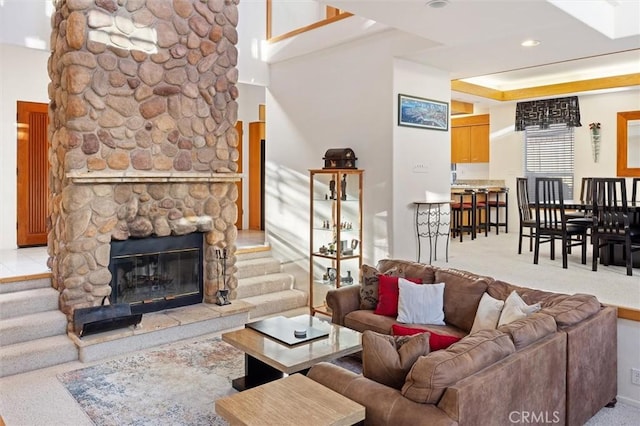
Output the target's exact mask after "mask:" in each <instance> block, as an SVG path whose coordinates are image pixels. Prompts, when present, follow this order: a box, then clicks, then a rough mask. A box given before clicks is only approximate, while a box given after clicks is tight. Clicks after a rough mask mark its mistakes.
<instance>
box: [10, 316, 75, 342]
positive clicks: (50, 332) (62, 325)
mask: <svg viewBox="0 0 640 426" xmlns="http://www.w3.org/2000/svg"><path fill="white" fill-rule="evenodd" d="M66 333H67V317H66V316H65V314H63V313H62V312H60V311H48V312H40V313H37V314H31V315H24V316H20V317H15V318H9V319H5V320H2V321H0V342H2V346H8V345H13V344H16V343H22V342H27V341H29V340H35V339H42V338H45V337H51V336H58V335H65V334H66Z"/></svg>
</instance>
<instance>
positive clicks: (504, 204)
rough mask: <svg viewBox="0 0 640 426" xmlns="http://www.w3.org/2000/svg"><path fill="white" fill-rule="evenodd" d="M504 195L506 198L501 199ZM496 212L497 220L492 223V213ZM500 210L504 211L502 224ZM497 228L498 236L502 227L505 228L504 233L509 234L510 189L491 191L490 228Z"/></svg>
mask: <svg viewBox="0 0 640 426" xmlns="http://www.w3.org/2000/svg"><path fill="white" fill-rule="evenodd" d="M501 194H504V198H502V197H501ZM493 209H495V210H496V220H495V222H492V221H491V211H492V210H493ZM500 209H504V222H500ZM492 226H495V227H496V235H498V234H499V233H500V227H501V226H504V232H505V233H509V188H507V187H503V188H499V189H494V190H491V191H489V228H491V227H492Z"/></svg>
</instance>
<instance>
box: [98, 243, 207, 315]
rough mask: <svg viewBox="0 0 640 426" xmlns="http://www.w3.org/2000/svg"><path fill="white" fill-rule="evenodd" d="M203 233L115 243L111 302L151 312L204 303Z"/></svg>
mask: <svg viewBox="0 0 640 426" xmlns="http://www.w3.org/2000/svg"><path fill="white" fill-rule="evenodd" d="M202 247H203V234H202V233H199V232H195V233H191V234H187V235H182V236H168V237H149V238H142V239H135V238H130V239H128V240H125V241H113V242H112V243H111V260H110V262H109V270H110V271H111V276H112V280H111V289H112V290H111V297H110V302H111V303H112V304H113V303H128V304H129V305H130V306H131V312H132V313H148V312H155V311H160V310H164V309H169V308H176V307H180V306H187V305H193V304H197V303H201V302H202V301H203V279H202V276H203V261H202V259H203V255H202Z"/></svg>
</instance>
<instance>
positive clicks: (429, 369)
mask: <svg viewBox="0 0 640 426" xmlns="http://www.w3.org/2000/svg"><path fill="white" fill-rule="evenodd" d="M513 352H515V347H514V346H513V342H512V341H511V338H510V337H509V336H508V335H507V334H505V333H503V332H501V331H498V330H480V331H478V332H477V333H475V334H472V335H469V336H467V337H465V338H464V339H462V340H461V341H459V342H458V343H455V344H453V345H451V346H450V347H449V348H448V349H446V350H443V351H434V352H431V353H429V355H426V356H422V357H420V358H418V360H417V361H416V362H415V364H413V367H411V370H410V371H409V374H407V378H406V381H405V383H404V386H403V387H402V394H403V395H404V396H405V397H407V398H409V399H411V400H412V401H415V402H419V403H424V404H436V403H438V401H439V400H440V398H441V397H442V395H443V394H444V391H445V390H446V389H447V387H449V386H450V385H452V384H454V383H456V382H458V381H459V380H461V379H463V378H465V377H468V376H470V375H472V374H474V373H476V372H478V371H480V370H482V369H484V368H486V367H489V366H490V365H493V364H494V363H496V362H497V361H499V360H501V359H503V358H505V357H507V356H508V355H510V354H512V353H513Z"/></svg>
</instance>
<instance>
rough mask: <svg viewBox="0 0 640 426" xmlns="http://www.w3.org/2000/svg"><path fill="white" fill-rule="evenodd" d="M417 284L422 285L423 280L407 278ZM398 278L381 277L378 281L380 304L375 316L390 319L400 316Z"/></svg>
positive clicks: (377, 306)
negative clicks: (383, 316)
mask: <svg viewBox="0 0 640 426" xmlns="http://www.w3.org/2000/svg"><path fill="white" fill-rule="evenodd" d="M405 279H406V280H409V281H411V282H413V283H416V284H422V278H405ZM399 294H400V292H399V290H398V277H392V276H390V275H380V276H379V280H378V304H377V305H376V309H375V310H374V311H373V313H374V314H378V315H385V316H388V317H397V316H398V297H399Z"/></svg>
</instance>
